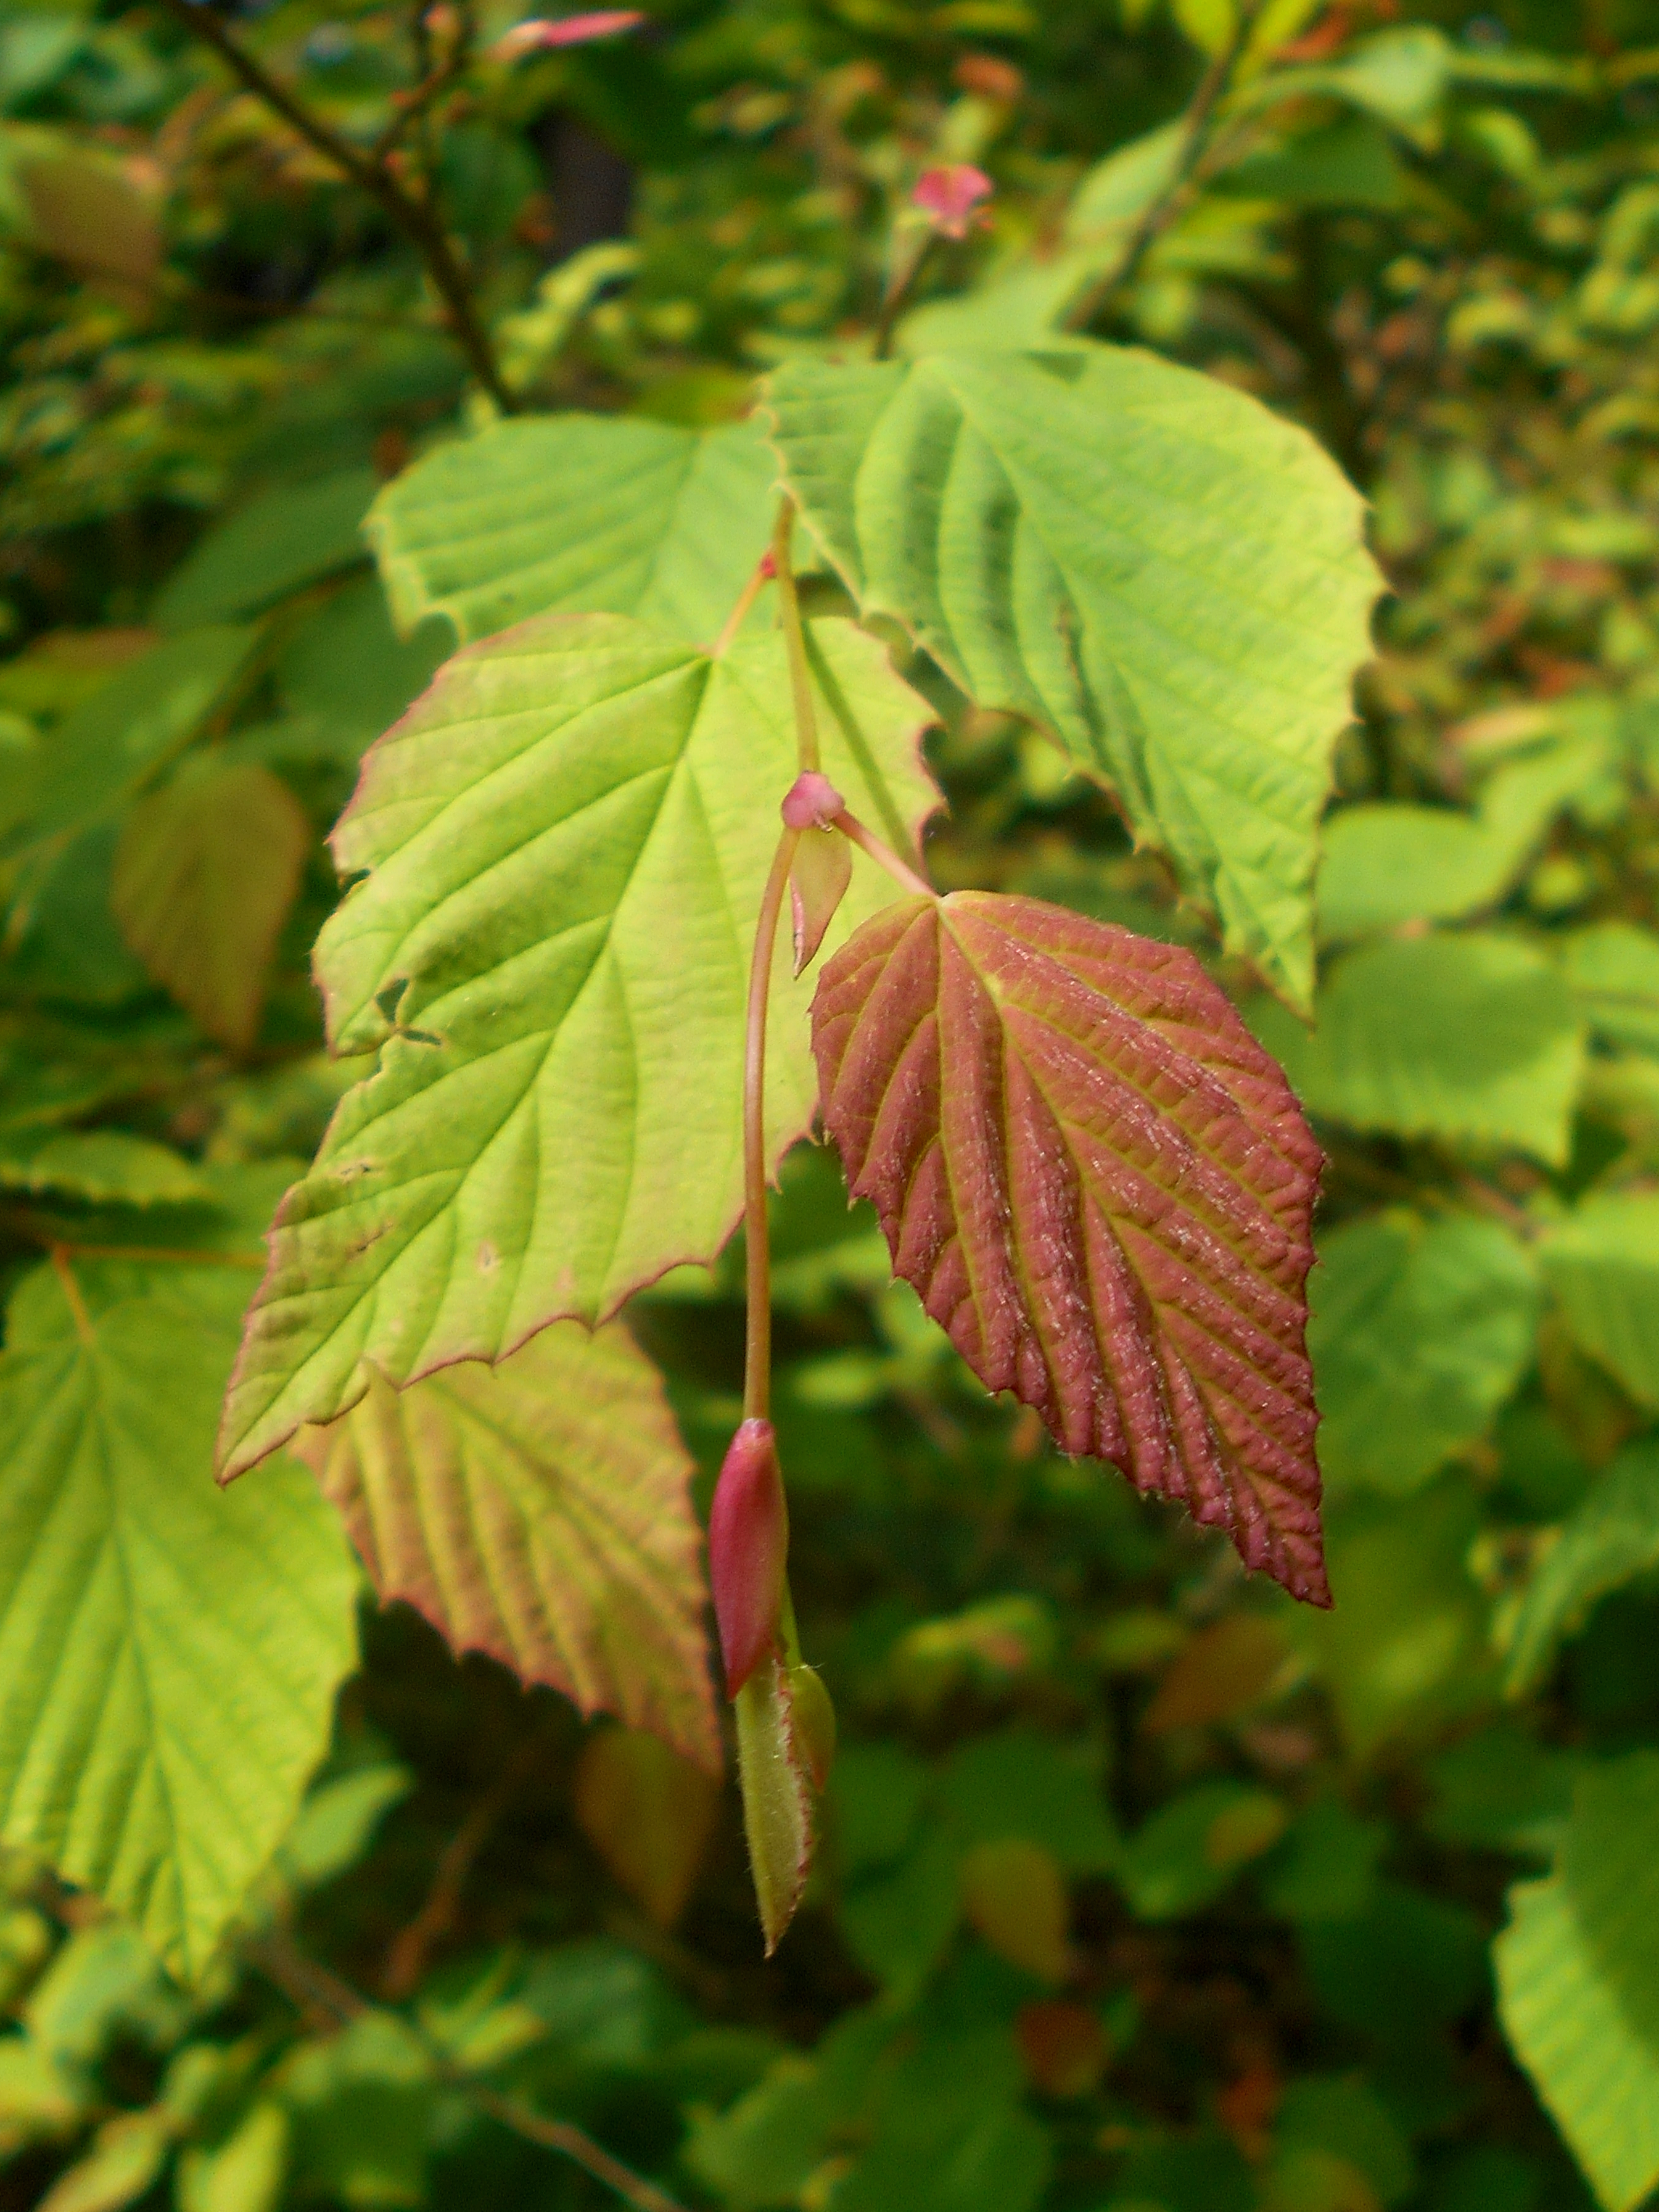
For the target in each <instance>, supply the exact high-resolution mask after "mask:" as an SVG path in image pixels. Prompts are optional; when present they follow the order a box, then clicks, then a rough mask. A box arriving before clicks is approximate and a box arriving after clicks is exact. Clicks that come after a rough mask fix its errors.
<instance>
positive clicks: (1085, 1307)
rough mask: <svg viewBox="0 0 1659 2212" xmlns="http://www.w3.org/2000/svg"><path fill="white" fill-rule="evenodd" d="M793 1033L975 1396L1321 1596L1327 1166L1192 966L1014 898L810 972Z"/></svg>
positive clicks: (877, 928) (904, 908) (922, 914)
mask: <svg viewBox="0 0 1659 2212" xmlns="http://www.w3.org/2000/svg"><path fill="white" fill-rule="evenodd" d="M812 1029H813V1045H814V1048H815V1050H816V1052H817V1060H818V1070H819V1077H820V1081H821V1085H822V1095H823V1114H824V1121H825V1124H826V1126H827V1127H828V1128H829V1133H830V1134H831V1136H832V1137H834V1139H835V1140H836V1144H837V1146H839V1148H840V1151H841V1155H842V1161H843V1163H844V1164H845V1166H846V1169H847V1174H848V1182H849V1185H850V1187H851V1188H852V1190H853V1192H854V1195H856V1196H858V1197H860V1198H869V1199H871V1200H873V1201H874V1203H875V1206H876V1207H877V1210H878V1212H879V1214H880V1216H881V1221H882V1226H883V1228H884V1231H886V1235H887V1241H888V1243H889V1246H890V1249H891V1251H892V1255H893V1265H894V1267H895V1269H896V1272H897V1273H899V1274H901V1275H902V1276H903V1277H904V1278H905V1279H906V1280H907V1281H908V1282H910V1283H912V1284H914V1285H915V1288H916V1289H917V1291H919V1292H920V1293H921V1297H922V1301H923V1303H924V1304H925V1305H926V1307H927V1311H928V1312H929V1313H930V1314H931V1315H932V1316H933V1319H934V1320H935V1321H937V1322H939V1324H940V1325H941V1326H942V1327H943V1328H945V1331H946V1332H947V1334H949V1335H950V1337H951V1341H952V1343H953V1344H954V1345H955V1346H956V1347H957V1351H958V1352H961V1354H962V1355H963V1358H965V1359H966V1360H967V1362H968V1364H969V1366H970V1367H971V1368H972V1369H973V1370H974V1372H975V1374H976V1375H977V1376H979V1378H980V1380H981V1382H982V1383H984V1384H985V1385H986V1387H987V1389H991V1390H994V1391H996V1390H1010V1391H1012V1393H1013V1394H1014V1395H1015V1396H1016V1397H1018V1399H1020V1400H1021V1401H1023V1402H1024V1403H1025V1404H1027V1405H1030V1406H1033V1407H1036V1410H1037V1411H1038V1412H1039V1413H1041V1414H1042V1419H1043V1420H1044V1422H1045V1423H1046V1425H1047V1426H1048V1430H1049V1432H1050V1434H1051V1435H1052V1436H1053V1437H1054V1441H1055V1443H1057V1444H1058V1445H1059V1446H1060V1449H1062V1450H1063V1451H1066V1452H1067V1453H1071V1454H1074V1455H1089V1456H1091V1457H1094V1458H1098V1459H1105V1460H1110V1461H1111V1462H1113V1463H1114V1464H1115V1465H1116V1466H1117V1467H1119V1468H1121V1469H1122V1470H1123V1472H1124V1473H1125V1474H1127V1475H1128V1477H1129V1479H1130V1480H1131V1481H1132V1482H1133V1483H1134V1485H1135V1486H1136V1487H1137V1488H1138V1489H1139V1490H1142V1491H1146V1492H1157V1493H1158V1494H1160V1495H1162V1496H1164V1497H1168V1498H1177V1499H1179V1500H1180V1501H1181V1502H1182V1504H1185V1505H1186V1506H1187V1507H1188V1510H1190V1511H1191V1512H1192V1514H1193V1515H1194V1518H1195V1519H1197V1520H1199V1521H1200V1522H1206V1523H1208V1524H1212V1525H1216V1526H1219V1527H1221V1528H1225V1529H1226V1531H1227V1533H1228V1534H1229V1535H1230V1536H1231V1538H1232V1541H1233V1542H1234V1544H1235V1545H1236V1546H1237V1548H1238V1551H1239V1553H1240V1555H1241V1557H1242V1558H1243V1559H1244V1561H1245V1563H1246V1565H1249V1566H1251V1567H1260V1568H1263V1569H1265V1570H1266V1571H1267V1572H1268V1573H1270V1574H1271V1575H1273V1577H1274V1578H1275V1579H1276V1580H1277V1581H1279V1582H1280V1583H1283V1584H1284V1585H1285V1588H1286V1589H1288V1590H1290V1591H1291V1593H1292V1594H1293V1595H1295V1596H1297V1597H1300V1598H1305V1599H1307V1600H1309V1601H1310V1602H1312V1603H1314V1604H1316V1605H1326V1604H1328V1603H1329V1594H1328V1589H1327V1586H1326V1581H1325V1571H1324V1565H1323V1560H1322V1544H1321V1535H1320V1524H1319V1494H1320V1493H1319V1474H1318V1469H1317V1466H1316V1461H1315V1457H1314V1430H1315V1426H1316V1418H1317V1417H1316V1413H1315V1411H1314V1402H1313V1383H1312V1375H1311V1370H1310V1366H1309V1362H1308V1358H1307V1354H1306V1352H1305V1350H1304V1328H1305V1324H1306V1320H1307V1304H1306V1296H1305V1284H1306V1279H1307V1273H1308V1268H1309V1265H1310V1261H1311V1259H1312V1256H1313V1254H1312V1244H1311V1241H1310V1217H1311V1213H1312V1208H1313V1202H1314V1198H1315V1195H1316V1189H1317V1185H1318V1177H1319V1170H1320V1165H1321V1160H1320V1153H1319V1150H1318V1147H1317V1146H1316V1144H1315V1143H1314V1140H1313V1139H1312V1137H1311V1136H1310V1133H1309V1132H1308V1128H1307V1126H1306V1124H1305V1122H1304V1121H1303V1119H1302V1115H1301V1113H1300V1111H1299V1109H1297V1104H1296V1102H1295V1100H1294V1098H1293V1097H1292V1096H1291V1091H1290V1089H1289V1086H1288V1085H1286V1084H1285V1079H1284V1078H1283V1077H1282V1076H1281V1075H1280V1073H1279V1070H1278V1068H1277V1067H1276V1066H1274V1065H1273V1062H1272V1060H1269V1058H1268V1057H1267V1054H1266V1053H1265V1052H1263V1051H1262V1050H1261V1048H1260V1047H1259V1046H1258V1045H1256V1044H1255V1042H1254V1040H1253V1039H1252V1038H1251V1037H1250V1036H1249V1032H1248V1031H1247V1030H1245V1028H1244V1026H1243V1023H1242V1022H1241V1021H1240V1020H1239V1019H1238V1018H1237V1015H1236V1014H1235V1013H1234V1012H1233V1010H1232V1008H1231V1006H1229V1005H1228V1003H1227V1001H1226V1000H1225V998H1223V997H1222V995H1221V994H1220V992H1219V991H1218V990H1217V988H1216V987H1215V986H1214V985H1213V984H1212V983H1211V982H1210V981H1209V980H1208V978H1207V977H1206V975H1205V974H1204V972H1203V970H1202V969H1200V966H1199V965H1198V963H1197V962H1196V961H1195V960H1194V958H1193V957H1192V956H1191V955H1190V954H1189V953H1188V952H1185V951H1181V950H1179V949H1178V948H1176V947H1174V946H1170V945H1155V944H1152V943H1150V942H1148V941H1147V940H1146V939H1141V938H1138V937H1135V936H1133V934H1132V933H1130V932H1128V931H1127V930H1123V929H1118V928H1115V927H1110V926H1109V925H1107V924H1105V923H1102V922H1096V921H1089V920H1087V919H1085V917H1082V916H1080V915H1074V914H1070V913H1066V912H1065V911H1063V910H1062V909H1060V908H1056V907H1050V906H1047V905H1044V904H1042V903H1041V902H1038V901H1036V900H1034V899H1026V898H1013V897H1000V896H990V895H987V894H983V893H976V892H956V893H954V894H952V896H950V897H949V898H946V899H944V900H942V901H939V902H928V901H924V900H921V899H915V900H910V901H907V902H903V903H902V904H900V905H897V906H895V907H893V908H890V909H889V910H888V911H887V912H886V913H885V914H884V915H879V916H878V917H877V918H876V919H875V920H874V921H870V922H867V923H866V924H865V926H864V927H862V928H861V929H860V931H859V932H858V933H857V935H856V936H855V937H854V939H852V941H851V942H850V943H849V944H848V945H846V946H844V947H843V949H842V951H840V952H838V953H837V954H836V957H834V958H833V959H832V960H831V961H830V962H829V964H828V966H827V967H826V968H825V969H824V970H823V976H822V979H821V981H820V982H819V986H818V991H817V997H816V999H815V1000H814V1002H813V1008H812Z"/></svg>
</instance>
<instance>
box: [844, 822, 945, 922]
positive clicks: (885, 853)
mask: <svg viewBox="0 0 1659 2212" xmlns="http://www.w3.org/2000/svg"><path fill="white" fill-rule="evenodd" d="M831 827H832V828H834V829H839V830H840V832H841V834H842V836H843V837H848V838H850V839H851V840H852V842H854V844H855V845H856V846H857V847H858V848H859V850H860V852H861V853H867V854H869V855H870V858H871V859H872V860H873V861H874V862H875V863H876V865H877V866H878V867H881V868H885V869H886V871H887V872H888V874H889V875H890V877H891V878H893V881H894V882H895V883H896V884H902V885H903V887H904V889H905V890H907V891H908V892H909V893H910V894H911V896H913V897H915V898H925V899H935V900H936V899H937V898H938V897H939V893H938V892H937V891H936V890H934V889H933V885H932V884H930V883H929V882H928V880H927V877H926V876H919V875H918V874H917V873H916V872H915V869H914V868H913V867H912V866H910V864H909V862H908V860H900V858H899V856H898V854H896V852H895V851H894V850H893V848H892V847H891V846H890V845H885V844H884V843H883V842H882V841H881V839H880V838H879V837H878V836H877V835H876V833H875V831H874V830H873V829H866V828H865V826H864V824H863V823H862V822H860V820H859V818H858V817H857V815H856V814H849V813H848V811H847V810H846V808H845V807H842V811H841V812H840V813H839V814H838V815H836V818H835V821H834V823H832V824H831Z"/></svg>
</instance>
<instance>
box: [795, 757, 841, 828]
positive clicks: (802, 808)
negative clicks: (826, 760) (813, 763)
mask: <svg viewBox="0 0 1659 2212" xmlns="http://www.w3.org/2000/svg"><path fill="white" fill-rule="evenodd" d="M846 805H847V801H846V800H845V799H843V798H842V795H841V793H840V792H838V791H837V790H836V787H835V785H834V784H833V783H831V782H830V781H829V777H828V776H827V775H819V774H818V772H817V769H810V768H809V769H805V770H804V771H803V772H802V773H801V774H800V775H798V776H797V777H796V778H795V780H794V781H793V783H792V784H791V785H790V787H789V788H788V790H787V793H785V794H784V801H783V805H782V806H781V808H780V809H779V811H780V812H781V814H782V816H783V826H784V828H785V829H828V828H829V824H830V823H832V822H833V821H834V820H835V818H836V815H838V814H840V813H842V812H843V811H845V809H846Z"/></svg>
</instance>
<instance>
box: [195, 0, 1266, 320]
mask: <svg viewBox="0 0 1659 2212" xmlns="http://www.w3.org/2000/svg"><path fill="white" fill-rule="evenodd" d="M186 4H188V0H186ZM1256 13H1257V9H1256V7H1255V4H1254V0H1240V4H1239V6H1238V8H1237V11H1236V13H1235V15H1234V20H1233V27H1232V32H1231V36H1230V37H1229V39H1228V40H1227V43H1226V44H1225V46H1223V47H1221V49H1220V50H1219V52H1217V53H1216V54H1215V55H1214V56H1213V57H1212V60H1211V63H1210V66H1209V67H1208V69H1206V70H1205V72H1204V74H1203V76H1201V77H1200V79H1199V82H1198V86H1197V88H1196V90H1195V91H1194V94H1193V96H1192V98H1191V99H1190V100H1188V103H1187V112H1186V118H1185V123H1186V129H1185V131H1184V133H1183V135H1182V142H1181V153H1180V155H1179V157H1178V159H1177V160H1176V167H1175V173H1174V174H1173V175H1172V176H1171V177H1170V181H1169V183H1168V184H1167V185H1165V186H1164V190H1163V191H1161V192H1160V193H1159V194H1158V197H1157V198H1156V199H1154V200H1153V201H1152V204H1150V206H1148V207H1147V208H1146V210H1145V211H1144V212H1143V214H1142V216H1141V218H1140V220H1139V222H1138V223H1137V224H1136V225H1135V227H1134V229H1133V231H1132V232H1131V233H1130V235H1129V241H1128V244H1127V246H1125V247H1124V249H1123V252H1122V255H1121V258H1120V259H1119V260H1118V261H1117V262H1116V264H1115V265H1114V266H1113V267H1112V268H1111V269H1109V270H1107V271H1106V272H1105V274H1104V275H1103V276H1100V277H1098V278H1097V280H1096V282H1095V283H1092V284H1091V285H1090V287H1089V288H1088V289H1087V291H1085V293H1084V294H1083V295H1082V297H1081V298H1080V299H1078V300H1075V301H1073V303H1072V306H1071V307H1070V308H1069V310H1068V311H1067V313H1066V319H1065V320H1066V328H1067V329H1068V330H1073V331H1086V330H1087V329H1088V327H1089V325H1090V324H1091V323H1092V322H1093V321H1094V319H1095V318H1096V316H1097V315H1098V314H1099V313H1100V312H1101V310H1102V309H1103V307H1105V305H1106V303H1107V301H1109V299H1110V298H1111V297H1112V295H1113V294H1114V293H1115V292H1119V291H1121V290H1122V289H1123V288H1124V287H1125V286H1126V285H1128V284H1132V283H1133V282H1134V280H1135V278H1136V276H1139V273H1140V264H1141V263H1142V262H1143V261H1145V259H1146V256H1147V255H1148V253H1150V252H1151V251H1152V247H1153V246H1155V245H1156V244H1157V243H1158V240H1159V239H1160V238H1161V237H1162V236H1163V235H1164V232H1165V231H1166V230H1167V229H1168V228H1169V227H1170V224H1171V223H1172V222H1174V221H1175V219H1176V216H1178V215H1179V214H1180V213H1181V211H1182V209H1183V208H1184V207H1185V206H1186V204H1187V200H1188V194H1189V191H1190V188H1191V185H1192V184H1193V179H1194V171H1195V170H1196V169H1197V167H1198V165H1199V162H1200V160H1201V159H1202V157H1203V155H1204V154H1205V152H1206V149H1207V147H1208V145H1209V141H1210V125H1211V122H1212V119H1213V118H1214V115H1215V111H1216V107H1217V105H1218V102H1219V100H1220V99H1221V96H1222V94H1224V93H1225V91H1226V89H1227V88H1228V86H1229V85H1230V84H1231V82H1232V76H1233V71H1234V70H1235V69H1237V66H1238V63H1239V59H1240V58H1241V56H1242V55H1243V52H1244V48H1245V46H1246V45H1247V44H1248V43H1249V36H1250V32H1251V30H1252V29H1253V27H1255V17H1256Z"/></svg>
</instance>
